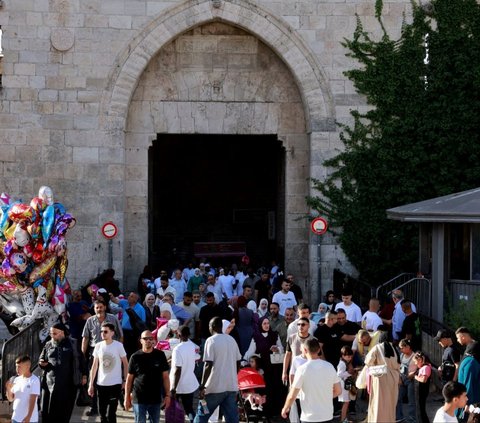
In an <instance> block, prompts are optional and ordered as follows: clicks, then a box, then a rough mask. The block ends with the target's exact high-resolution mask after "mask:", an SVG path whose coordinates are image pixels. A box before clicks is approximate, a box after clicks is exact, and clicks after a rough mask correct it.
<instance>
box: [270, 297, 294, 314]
mask: <svg viewBox="0 0 480 423" xmlns="http://www.w3.org/2000/svg"><path fill="white" fill-rule="evenodd" d="M272 303H277V304H278V305H279V307H280V310H279V314H280V315H281V316H284V315H285V310H286V309H287V308H289V307H293V306H296V305H297V300H296V299H295V295H294V294H293V292H292V291H288V292H287V293H286V294H284V293H283V292H282V291H278V292H276V293H275V295H274V296H273V298H272Z"/></svg>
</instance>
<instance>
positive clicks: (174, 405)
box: [165, 398, 185, 423]
mask: <svg viewBox="0 0 480 423" xmlns="http://www.w3.org/2000/svg"><path fill="white" fill-rule="evenodd" d="M165 421H166V422H168V423H184V422H185V411H184V410H183V407H182V404H180V402H179V401H177V400H176V399H175V398H172V399H171V400H170V406H169V407H168V408H166V409H165Z"/></svg>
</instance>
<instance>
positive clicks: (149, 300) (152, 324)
mask: <svg viewBox="0 0 480 423" xmlns="http://www.w3.org/2000/svg"><path fill="white" fill-rule="evenodd" d="M143 308H144V309H145V322H146V324H147V326H148V329H149V330H154V329H156V327H157V317H160V307H158V305H156V304H155V295H153V294H147V295H146V296H145V301H144V302H143Z"/></svg>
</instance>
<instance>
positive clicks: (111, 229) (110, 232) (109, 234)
mask: <svg viewBox="0 0 480 423" xmlns="http://www.w3.org/2000/svg"><path fill="white" fill-rule="evenodd" d="M117 234H118V228H117V225H115V223H113V222H107V223H105V224H104V225H103V226H102V235H103V236H104V237H105V238H107V239H112V238H115V237H116V236H117Z"/></svg>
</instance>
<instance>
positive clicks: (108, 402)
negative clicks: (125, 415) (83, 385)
mask: <svg viewBox="0 0 480 423" xmlns="http://www.w3.org/2000/svg"><path fill="white" fill-rule="evenodd" d="M97 390H98V411H99V412H100V417H101V419H102V423H107V422H108V423H117V405H118V398H119V397H120V391H121V390H122V385H110V386H102V385H98V384H97Z"/></svg>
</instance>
